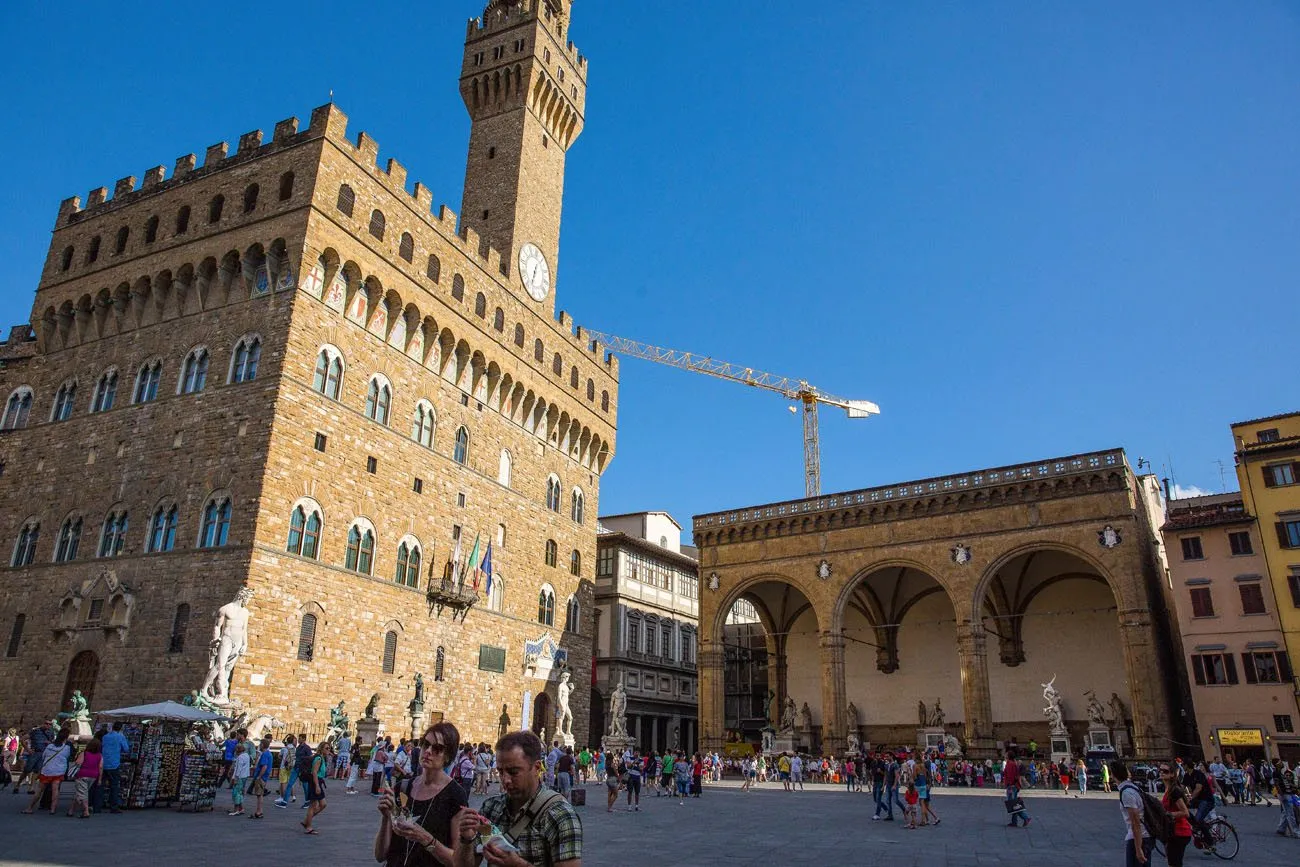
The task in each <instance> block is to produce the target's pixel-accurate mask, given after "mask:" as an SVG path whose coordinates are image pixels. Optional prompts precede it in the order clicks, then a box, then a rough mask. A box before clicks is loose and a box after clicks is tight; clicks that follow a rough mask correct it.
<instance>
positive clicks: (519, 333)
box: [515, 325, 524, 349]
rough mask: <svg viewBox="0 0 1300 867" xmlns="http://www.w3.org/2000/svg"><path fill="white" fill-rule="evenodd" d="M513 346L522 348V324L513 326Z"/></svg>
mask: <svg viewBox="0 0 1300 867" xmlns="http://www.w3.org/2000/svg"><path fill="white" fill-rule="evenodd" d="M515 346H518V347H519V348H520V349H523V348H524V326H522V325H516V326H515Z"/></svg>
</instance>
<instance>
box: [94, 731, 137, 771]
mask: <svg viewBox="0 0 1300 867" xmlns="http://www.w3.org/2000/svg"><path fill="white" fill-rule="evenodd" d="M129 749H130V745H129V744H127V742H126V736H125V735H124V734H122V733H121V732H116V731H114V732H109V733H108V734H106V735H104V740H103V742H102V744H101V746H100V753H101V754H102V755H103V757H104V770H106V771H115V770H117V769H118V768H119V767H121V766H122V753H123V752H126V751H129Z"/></svg>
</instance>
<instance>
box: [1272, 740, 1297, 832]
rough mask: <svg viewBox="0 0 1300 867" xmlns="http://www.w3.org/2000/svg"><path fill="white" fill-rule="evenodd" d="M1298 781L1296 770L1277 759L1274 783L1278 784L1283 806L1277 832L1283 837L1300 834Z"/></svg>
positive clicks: (1278, 796)
mask: <svg viewBox="0 0 1300 867" xmlns="http://www.w3.org/2000/svg"><path fill="white" fill-rule="evenodd" d="M1297 782H1298V781H1297V780H1296V774H1295V771H1293V770H1291V767H1290V766H1289V765H1287V764H1286V763H1285V762H1283V761H1282V760H1281V759H1277V760H1276V762H1275V764H1274V766H1273V784H1274V785H1275V786H1277V800H1278V803H1279V804H1280V805H1281V807H1282V818H1281V819H1279V820H1278V823H1277V833H1278V834H1280V835H1281V836H1283V837H1297V836H1300V829H1298V828H1297V827H1296V818H1295V814H1296V809H1297V807H1300V797H1298V796H1297Z"/></svg>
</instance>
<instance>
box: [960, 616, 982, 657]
mask: <svg viewBox="0 0 1300 867" xmlns="http://www.w3.org/2000/svg"><path fill="white" fill-rule="evenodd" d="M957 653H958V654H959V655H960V656H962V657H966V658H973V657H985V656H987V655H988V633H987V632H985V631H984V624H982V623H980V622H978V621H972V622H970V623H959V624H957Z"/></svg>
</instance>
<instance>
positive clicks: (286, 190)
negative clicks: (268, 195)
mask: <svg viewBox="0 0 1300 867" xmlns="http://www.w3.org/2000/svg"><path fill="white" fill-rule="evenodd" d="M291 196H293V172H285V173H284V174H282V175H280V201H282V202H287V201H289V198H290V197H291Z"/></svg>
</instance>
